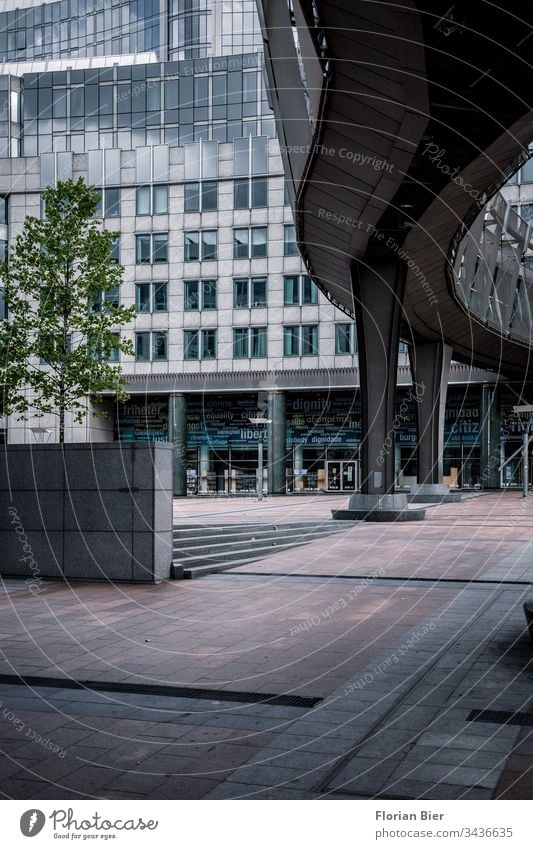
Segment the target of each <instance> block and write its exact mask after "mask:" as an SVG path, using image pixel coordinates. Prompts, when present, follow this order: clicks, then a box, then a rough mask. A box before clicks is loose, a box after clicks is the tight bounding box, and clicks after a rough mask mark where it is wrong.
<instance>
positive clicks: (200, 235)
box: [183, 227, 218, 262]
mask: <svg viewBox="0 0 533 849" xmlns="http://www.w3.org/2000/svg"><path fill="white" fill-rule="evenodd" d="M205 233H214V237H215V238H214V241H213V251H212V253H213V255H212V256H211V255H210V256H207V257H206V256H205V250H204V247H205V244H206V243H205V239H204V234H205ZM194 234H196V236H197V242H196V246H197V249H198V256H197V257H193V258H192V259H191V258H190V257H188V256H187V250H186V246H187V237H188V236H192V235H194ZM217 260H218V230H216V229H213V228H212V227H206V228H199V229H197V230H184V231H183V261H184V262H217Z"/></svg>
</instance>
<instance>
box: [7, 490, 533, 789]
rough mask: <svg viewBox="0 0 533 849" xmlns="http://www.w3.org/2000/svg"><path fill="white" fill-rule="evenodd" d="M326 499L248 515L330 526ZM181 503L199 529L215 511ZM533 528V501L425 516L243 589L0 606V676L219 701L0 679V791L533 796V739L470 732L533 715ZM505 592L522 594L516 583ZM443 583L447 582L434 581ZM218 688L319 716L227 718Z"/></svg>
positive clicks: (23, 598) (239, 516)
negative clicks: (500, 718) (501, 716)
mask: <svg viewBox="0 0 533 849" xmlns="http://www.w3.org/2000/svg"><path fill="white" fill-rule="evenodd" d="M334 500H336V499H329V498H325V497H324V498H315V499H306V498H302V499H301V500H299V499H293V500H291V499H278V500H273V502H274V501H275V502H276V503H270V504H269V503H268V500H267V503H266V504H265V505H264V506H259V507H257V506H255V505H254V503H253V502H251V501H250V502H247V503H246V505H245V508H246V509H245V510H244V513H246V515H248V513H249V512H252V510H253V511H254V517H255V518H254V521H255V520H257V519H259V517H261V521H263V520H265V519H264V516H265V515H267V514H266V513H265V511H266V510H270V509H272V510H273V511H274V512H275V511H278V515H281V513H282V511H283V510H285V511H286V510H287V509H290V510H291V511H292V510H295V511H296V512H297V513H298V515H299V516H300V517H301V516H302V515H303V514H304V513H305V511H307V516H306V518H309V516H310V515H311V516H312V517H314V518H316V519H317V520H320V519H321V518H326V517H327V518H329V511H330V510H331V506H332V503H333V501H334ZM342 500H345V499H342ZM277 501H279V502H280V503H279V504H278V503H277ZM293 501H294V508H293V506H292V502H293ZM296 502H297V503H296ZM306 502H307V503H306ZM187 505H191V506H188V507H187V510H189V512H190V513H191V514H193V513H196V516H197V518H198V520H201V521H202V522H205V520H206V516H205V511H206V510H207V509H209V510H211V511H212V512H213V510H214V511H215V512H216V511H217V510H218V509H219V507H221V506H222V505H219V504H218V502H217V504H216V505H215V504H212V503H211V502H208V503H200V501H197V502H191V501H188V502H187ZM287 505H288V506H287ZM176 507H177V509H178V510H179V509H182V507H180V505H179V504H177V505H176ZM183 509H184V507H183ZM224 510H225V511H226V512H224V517H225V518H224V521H226V519H227V513H228V511H230V512H231V515H233V516H234V517H235V521H242V520H243V506H242V505H239V504H235V503H233V504H232V503H231V502H228V503H227V504H226V506H225V507H224ZM202 511H203V513H204V514H203V515H202ZM219 512H220V518H223V517H222V512H221V511H219ZM268 515H270V516H271V515H273V513H269V514H268ZM285 515H287V514H286V513H285ZM187 518H191V515H189V516H188V517H187ZM292 518H293V519H294V518H295V516H294V515H293V516H292ZM296 518H297V517H296ZM184 520H185V517H184ZM245 520H246V521H248V519H247V518H246V519H245ZM267 520H270V519H267ZM532 530H533V508H532V507H530V506H529V503H528V504H525V505H524V504H523V503H522V501H520V500H519V497H518V495H517V494H516V493H506V494H503V495H501V494H496V495H490V496H484V497H483V498H476V499H472V500H470V501H468V502H463V503H459V504H448V505H439V506H437V507H432V508H431V510H428V518H427V519H426V521H425V522H423V523H415V524H412V525H411V524H409V525H408V526H406V525H401V524H398V525H390V526H389V525H387V526H384V525H380V526H371V525H359V526H357V527H351V528H349V529H348V530H347V531H346V533H343V534H341V535H339V537H329V538H327V539H324V540H319V541H316V542H315V543H313V544H312V545H310V546H306V547H305V551H304V549H300V550H297V551H293V552H291V555H290V558H289V559H288V558H287V557H285V556H283V555H280V554H278V555H273V556H271V557H269V558H267V559H265V560H264V561H261V562H259V563H255V564H253V570H254V571H253V573H252V574H249V573H245V572H244V570H238V571H233V572H232V573H225V574H224V575H218V576H213V577H206V578H203V579H201V580H199V581H195V582H192V583H190V582H182V583H180V582H174V583H167V584H162V585H159V586H155V587H146V586H131V587H127V588H125V587H113V586H103V585H94V584H76V585H73V586H70V587H69V586H65V585H62V584H59V583H58V584H53V583H50V584H47V585H46V586H43V588H41V590H40V592H39V593H37V594H31V593H29V592H28V591H27V590H25V589H24V588H20V587H18V588H17V590H16V591H14V592H7V593H4V594H0V633H1V634H2V643H1V644H0V674H1V673H4V674H5V673H7V674H12V673H13V672H15V671H16V672H17V673H18V674H28V675H44V676H53V677H54V678H56V677H61V676H65V677H74V678H76V679H78V680H86V679H88V680H94V681H96V682H98V681H102V682H103V681H111V682H126V683H130V684H133V685H135V686H136V687H139V688H141V689H142V688H145V687H147V686H148V687H149V686H150V685H151V684H158V685H160V684H165V685H169V686H170V685H180V686H192V687H204V688H212V689H215V690H218V691H222V692H217V693H216V695H213V698H212V699H210V700H205V699H199V698H177V697H176V698H174V697H168V696H167V697H160V696H155V695H153V694H151V693H150V692H146V691H145V690H143V691H142V692H139V693H128V694H124V693H117V692H115V693H113V692H105V693H104V692H100V691H98V690H97V689H96V688H95V689H93V690H91V689H89V690H73V689H66V688H62V687H60V686H49V687H28V686H22V685H7V684H3V683H2V681H1V679H0V749H1V750H2V751H3V753H4V755H3V757H2V759H1V763H0V778H1V779H2V781H1V782H0V788H1V790H0V792H1V793H2V794H3V796H4V797H6V798H10V797H12V798H34V799H39V798H40V799H45V798H64V799H69V798H132V799H134V798H151V797H153V798H213V799H215V798H264V799H271V798H285V799H292V798H300V799H305V798H317V799H318V798H335V799H354V798H358V799H360V798H371V797H372V798H374V797H375V798H381V797H383V798H429V799H431V798H433V799H439V798H442V799H447V798H489V797H494V798H533V783H532V782H531V775H532V774H533V736H532V733H531V732H532V729H531V728H526V727H521V726H519V725H511V724H505V721H504V722H503V723H502V724H495V723H485V722H478V721H471V720H469V719H468V717H469V715H470V713H471V711H472V710H475V709H482V710H508V711H512V712H513V711H519V712H526V711H530V703H531V683H530V682H531V679H530V672H531V660H532V650H531V646H530V644H529V641H528V638H527V635H526V631H525V620H524V617H523V612H522V609H521V606H522V602H523V599H524V597H526V595H527V594H528V593H529V592H530V587H529V583H527V581H528V580H529V571H528V570H529V568H530V567H529V565H528V558H529V539H530V537H532V536H533V534H532V533H531V532H532ZM505 558H507V560H506V559H505ZM532 559H533V558H532ZM245 568H246V569H249V568H250V567H245ZM491 570H492V571H491ZM513 570H514V571H513ZM518 570H520V571H518ZM372 574H374V576H375V577H374V579H373V580H362V579H361V577H359V578H358V576H365V575H366V576H369V575H372ZM508 574H512V575H515V576H516V575H519V577H520V580H522V579H523V583H522V584H520V583H515V584H513V583H505V581H506V580H507V579H506V577H505V576H506V575H508ZM443 577H452V578H453V582H449V583H439V584H437V585H435V583H434V580H435V579H438V580H440V579H442V578H443ZM405 578H407V579H409V580H410V581H411V580H412V583H406V582H405V581H404V580H403V579H405ZM419 578H428V579H431V580H429V581H428V582H426V583H424V582H423V581H420V580H418V582H417V579H419ZM483 578H485V579H486V581H485V582H483ZM386 579H388V580H386ZM472 580H475V581H477V583H475V584H473V583H471V582H472ZM513 580H514V578H513ZM488 581H493V583H492V584H491V583H488ZM224 689H226V690H232V691H235V690H241V691H253V692H256V693H286V692H294V693H297V694H298V695H310V696H316V697H319V698H320V699H322V701H320V702H319V703H318V704H317V706H316V707H315V708H313V709H310V710H306V709H301V708H300V709H295V708H291V707H284V706H277V705H276V706H275V705H269V704H256V703H253V704H240V703H230V702H227V701H224V697H223V696H224V694H223V691H224ZM519 794H522V795H521V796H520V795H519Z"/></svg>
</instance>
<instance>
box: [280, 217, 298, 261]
mask: <svg viewBox="0 0 533 849" xmlns="http://www.w3.org/2000/svg"><path fill="white" fill-rule="evenodd" d="M283 254H284V256H297V255H298V244H297V242H296V229H295V227H294V224H285V227H284V233H283Z"/></svg>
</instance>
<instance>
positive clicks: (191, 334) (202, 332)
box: [183, 327, 218, 362]
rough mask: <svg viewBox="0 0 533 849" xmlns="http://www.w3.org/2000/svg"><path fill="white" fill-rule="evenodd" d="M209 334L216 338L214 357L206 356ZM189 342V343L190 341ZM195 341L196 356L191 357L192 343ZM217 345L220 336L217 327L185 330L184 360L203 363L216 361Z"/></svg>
mask: <svg viewBox="0 0 533 849" xmlns="http://www.w3.org/2000/svg"><path fill="white" fill-rule="evenodd" d="M208 334H213V338H214V348H213V355H212V356H208V355H207V354H206V348H207V337H208ZM188 340H189V341H188ZM193 341H194V344H195V346H196V355H195V356H191V355H190V353H189V352H190V348H191V343H192V342H193ZM217 344H218V334H217V328H216V327H202V328H195V329H191V328H184V330H183V359H184V360H188V361H193V362H194V361H196V362H203V361H204V360H207V361H210V360H216V359H217Z"/></svg>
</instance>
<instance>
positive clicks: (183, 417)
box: [169, 393, 187, 498]
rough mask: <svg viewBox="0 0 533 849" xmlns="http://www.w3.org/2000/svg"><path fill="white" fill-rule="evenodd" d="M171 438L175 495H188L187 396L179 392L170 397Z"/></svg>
mask: <svg viewBox="0 0 533 849" xmlns="http://www.w3.org/2000/svg"><path fill="white" fill-rule="evenodd" d="M169 428H170V440H171V442H173V443H174V495H175V496H176V497H178V498H180V497H183V496H185V495H187V466H186V460H187V398H186V396H185V395H183V394H181V393H178V394H176V395H171V396H170V398H169Z"/></svg>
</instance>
